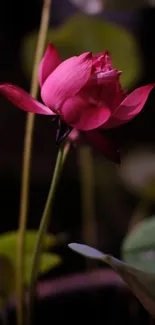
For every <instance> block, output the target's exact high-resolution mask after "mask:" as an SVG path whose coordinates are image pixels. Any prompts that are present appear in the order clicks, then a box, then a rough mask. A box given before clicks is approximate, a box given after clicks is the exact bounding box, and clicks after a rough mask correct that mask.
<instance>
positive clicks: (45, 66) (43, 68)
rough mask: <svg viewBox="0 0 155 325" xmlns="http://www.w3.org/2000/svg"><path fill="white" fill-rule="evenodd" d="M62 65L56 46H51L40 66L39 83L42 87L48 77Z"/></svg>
mask: <svg viewBox="0 0 155 325" xmlns="http://www.w3.org/2000/svg"><path fill="white" fill-rule="evenodd" d="M60 63H61V58H60V56H59V54H58V52H57V50H56V48H55V47H54V45H52V44H49V45H48V47H47V50H46V52H45V55H44V57H43V59H42V61H41V63H40V66H39V83H40V86H41V87H42V85H43V83H44V82H45V80H46V79H47V77H48V76H49V75H50V74H51V73H52V72H53V70H55V69H56V68H57V66H58V65H59V64H60Z"/></svg>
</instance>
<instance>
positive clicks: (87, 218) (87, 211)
mask: <svg viewBox="0 0 155 325" xmlns="http://www.w3.org/2000/svg"><path fill="white" fill-rule="evenodd" d="M79 164H80V180H81V198H82V235H83V241H84V243H85V244H87V245H90V246H93V247H96V246H97V229H96V228H97V227H96V220H95V193H94V166H93V157H92V150H91V148H90V147H88V146H84V147H81V148H79ZM95 265H96V264H95V263H94V261H91V260H87V268H92V267H94V266H95Z"/></svg>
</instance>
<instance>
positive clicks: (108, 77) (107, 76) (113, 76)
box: [96, 69, 121, 85]
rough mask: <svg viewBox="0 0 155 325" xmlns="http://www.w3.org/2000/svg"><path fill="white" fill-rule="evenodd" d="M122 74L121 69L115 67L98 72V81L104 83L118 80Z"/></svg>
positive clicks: (100, 83)
mask: <svg viewBox="0 0 155 325" xmlns="http://www.w3.org/2000/svg"><path fill="white" fill-rule="evenodd" d="M120 75H121V71H119V70H117V69H114V70H110V71H106V72H99V73H97V74H96V78H97V83H98V84H99V85H104V84H105V83H107V82H112V81H115V82H117V79H118V77H119V76H120Z"/></svg>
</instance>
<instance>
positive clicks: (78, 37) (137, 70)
mask: <svg viewBox="0 0 155 325" xmlns="http://www.w3.org/2000/svg"><path fill="white" fill-rule="evenodd" d="M37 34H38V33H37V31H34V32H33V33H31V34H29V35H28V36H27V37H26V38H25V39H24V41H23V45H22V48H21V59H22V64H23V69H24V71H25V72H26V74H27V76H28V77H30V75H31V72H32V66H33V60H34V53H35V47H36V42H37ZM48 42H53V43H54V44H55V46H56V47H57V48H58V50H59V52H60V54H61V56H62V58H63V59H66V58H68V57H70V56H74V55H79V54H80V53H82V52H87V51H92V52H93V53H99V52H102V51H103V50H105V49H107V50H108V51H109V52H110V53H111V56H112V59H113V63H114V67H116V68H118V69H120V70H121V71H123V73H122V76H121V81H122V85H123V87H125V88H126V87H129V86H131V85H132V84H133V83H135V82H136V81H137V80H138V79H139V78H140V76H141V71H142V63H141V57H140V51H139V48H138V45H137V42H136V40H135V38H134V36H133V35H132V34H131V33H129V32H128V31H127V30H125V29H124V28H123V27H119V26H118V25H116V24H113V23H110V22H108V21H106V20H103V19H101V18H97V17H89V16H86V15H83V14H76V15H74V16H72V17H71V18H69V19H68V20H67V21H66V22H65V24H64V25H61V26H60V27H59V28H57V29H56V30H52V29H51V28H50V29H49V32H48V35H47V43H48Z"/></svg>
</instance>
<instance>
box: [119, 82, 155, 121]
mask: <svg viewBox="0 0 155 325" xmlns="http://www.w3.org/2000/svg"><path fill="white" fill-rule="evenodd" d="M154 86H155V84H150V85H147V86H143V87H140V88H137V89H135V90H134V91H133V92H132V93H131V94H130V95H128V96H127V97H126V98H125V99H124V100H123V101H122V103H121V104H120V105H119V107H118V108H117V109H116V110H115V112H114V118H116V119H118V120H120V123H122V122H124V123H125V122H127V121H130V120H131V119H133V118H134V117H135V116H136V115H137V114H139V113H140V111H141V110H142V109H143V107H144V105H145V103H146V101H147V98H148V96H149V94H150V91H151V90H152V88H153V87H154Z"/></svg>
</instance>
